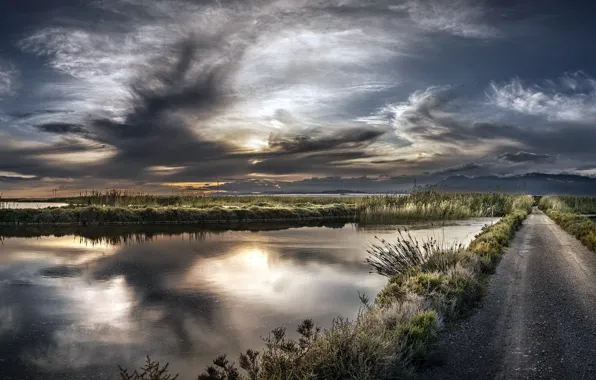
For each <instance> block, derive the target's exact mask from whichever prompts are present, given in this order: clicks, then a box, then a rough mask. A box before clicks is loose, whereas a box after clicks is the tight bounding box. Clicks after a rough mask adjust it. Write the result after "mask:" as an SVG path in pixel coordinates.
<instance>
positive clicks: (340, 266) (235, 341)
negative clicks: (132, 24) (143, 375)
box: [0, 218, 496, 379]
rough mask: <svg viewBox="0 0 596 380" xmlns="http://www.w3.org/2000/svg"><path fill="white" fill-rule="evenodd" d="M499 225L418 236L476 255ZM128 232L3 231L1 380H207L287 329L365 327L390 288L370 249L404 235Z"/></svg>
mask: <svg viewBox="0 0 596 380" xmlns="http://www.w3.org/2000/svg"><path fill="white" fill-rule="evenodd" d="M494 220H496V219H489V218H484V219H475V220H469V221H463V222H456V223H454V224H453V225H448V226H444V227H436V226H435V227H433V228H432V229H428V228H413V229H411V233H412V235H413V236H414V237H418V238H424V237H428V236H433V237H435V238H437V239H438V240H439V241H444V242H445V244H452V243H454V242H463V243H466V244H467V243H468V242H469V241H470V240H471V239H472V238H473V236H474V235H475V234H476V233H478V232H479V231H480V229H481V228H482V226H483V225H485V224H486V223H488V222H492V221H494ZM130 228H132V227H129V228H128V229H127V228H121V229H115V228H112V229H111V230H110V231H111V232H110V233H109V234H108V233H107V232H106V233H105V235H104V234H103V233H104V232H105V231H104V232H102V231H99V232H94V231H93V230H81V231H83V232H79V233H77V234H73V232H70V233H68V232H61V233H57V232H54V235H60V236H53V235H52V236H45V237H35V238H24V237H10V234H9V233H3V232H2V231H0V235H3V237H4V240H3V242H2V244H3V245H2V248H1V252H0V360H2V365H1V366H0V378H9V377H13V378H25V377H34V376H43V378H46V379H82V378H85V376H90V375H91V374H92V375H93V378H94V379H113V378H114V376H115V375H116V374H117V373H116V372H117V367H116V366H117V364H122V365H126V366H131V365H133V364H139V363H140V361H141V360H142V358H143V357H144V356H145V355H147V354H149V355H151V356H152V357H154V358H156V359H162V360H167V361H170V362H171V366H172V368H174V369H175V370H176V371H177V372H180V373H181V376H182V378H189V379H190V378H196V375H197V373H198V372H200V370H201V369H202V368H203V367H204V365H205V364H207V363H208V362H209V361H210V360H211V359H212V358H214V357H215V356H217V355H218V354H221V353H225V352H227V353H229V354H230V355H231V356H232V357H233V358H235V357H236V356H237V354H238V353H239V352H240V351H242V350H244V349H246V348H250V347H254V348H258V347H259V346H260V345H261V344H262V341H261V338H260V337H261V336H265V335H267V333H268V332H269V331H270V330H271V329H272V328H274V327H276V326H278V325H286V326H288V329H289V330H292V331H293V330H294V329H295V327H296V325H297V323H298V322H300V321H301V320H302V319H304V318H307V317H312V318H313V319H314V320H315V321H316V322H317V323H319V324H321V325H323V326H325V325H328V324H329V323H330V321H331V319H332V318H333V317H335V316H338V315H343V316H347V317H354V316H355V315H356V313H357V311H358V308H359V307H360V301H359V299H358V292H360V293H366V294H368V295H370V296H374V294H376V292H378V291H379V290H380V288H381V287H382V286H383V285H384V284H385V282H386V279H385V278H383V277H381V276H378V275H376V274H371V273H369V269H368V267H367V266H366V264H365V263H364V259H365V258H366V249H365V248H366V246H367V245H368V244H369V243H370V242H371V241H372V240H373V238H374V236H379V237H384V238H386V239H391V237H392V236H394V234H395V232H396V229H397V228H398V226H390V227H388V226H384V227H382V228H379V227H375V228H372V227H366V228H365V227H359V226H357V225H353V224H347V225H345V226H343V227H341V228H328V227H302V228H289V229H284V230H263V231H259V232H251V231H201V230H199V229H197V228H196V227H194V228H193V227H190V228H187V230H178V232H176V233H167V234H166V233H159V232H155V231H154V232H152V233H144V234H138V233H136V232H134V233H133V232H130ZM32 231H33V232H30V233H29V235H27V234H25V233H23V234H22V235H23V236H32V237H33V236H36V233H35V231H34V230H32ZM15 234H16V232H15ZM81 234H86V235H87V236H85V237H83V236H81ZM50 235H51V234H50ZM123 237H126V238H123Z"/></svg>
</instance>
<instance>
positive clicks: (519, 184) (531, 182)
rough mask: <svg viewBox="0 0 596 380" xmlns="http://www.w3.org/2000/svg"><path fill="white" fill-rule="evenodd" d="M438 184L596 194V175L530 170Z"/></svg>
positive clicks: (456, 188)
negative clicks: (534, 171)
mask: <svg viewBox="0 0 596 380" xmlns="http://www.w3.org/2000/svg"><path fill="white" fill-rule="evenodd" d="M436 186H437V187H438V188H439V189H444V190H451V191H501V192H507V193H513V192H523V193H529V194H533V195H548V194H561V195H563V194H570V195H596V178H594V177H586V176H580V175H574V174H544V173H528V174H523V175H515V176H506V177H499V176H482V177H468V176H464V175H455V176H450V177H447V178H445V179H443V180H441V181H439V182H437V184H436Z"/></svg>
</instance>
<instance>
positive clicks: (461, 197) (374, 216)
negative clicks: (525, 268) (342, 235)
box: [357, 189, 527, 224]
mask: <svg viewBox="0 0 596 380" xmlns="http://www.w3.org/2000/svg"><path fill="white" fill-rule="evenodd" d="M525 199H527V197H526V196H523V195H515V194H502V193H450V192H441V191H436V190H433V189H430V190H428V189H426V190H422V191H417V192H414V193H412V194H410V195H408V196H394V195H387V196H376V197H365V198H363V199H360V200H359V203H358V204H357V207H358V214H359V222H360V223H371V224H377V223H378V224H383V223H391V222H400V221H420V220H449V219H451V220H453V219H465V218H472V217H491V216H495V217H496V216H503V215H505V214H507V213H509V212H510V211H511V210H513V209H515V208H517V207H519V206H520V202H522V203H523V202H525Z"/></svg>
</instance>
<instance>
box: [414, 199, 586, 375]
mask: <svg viewBox="0 0 596 380" xmlns="http://www.w3.org/2000/svg"><path fill="white" fill-rule="evenodd" d="M443 338H444V339H443V342H442V343H441V345H440V348H439V350H438V355H439V356H440V361H439V363H440V364H439V365H436V366H435V367H432V368H430V369H428V370H427V371H426V372H425V373H423V374H422V375H421V378H422V379H447V380H449V379H499V380H501V379H502V380H505V379H507V380H509V379H565V380H575V379H596V254H594V252H591V251H589V250H588V249H587V248H585V247H584V246H583V245H582V244H581V243H580V242H579V241H577V240H576V239H575V238H573V237H572V236H570V235H569V234H567V233H566V232H565V231H563V230H562V229H561V228H560V227H558V226H557V225H556V224H555V223H554V222H553V221H551V220H550V219H549V218H548V217H547V216H546V215H545V214H544V213H542V212H541V211H539V210H537V209H535V210H534V211H533V212H532V213H531V214H530V215H529V216H528V218H527V219H526V221H525V222H524V226H523V227H522V229H521V230H520V231H519V232H518V233H517V235H516V237H515V238H514V240H513V241H512V243H511V245H510V248H509V249H508V251H507V253H506V254H505V256H504V257H503V259H502V261H501V263H500V265H499V267H498V268H497V271H496V273H495V274H494V275H493V276H492V278H491V280H490V283H489V287H488V292H487V295H486V296H485V298H484V301H483V302H482V305H481V307H480V308H479V309H478V310H477V311H476V312H475V313H474V314H473V315H472V316H471V317H470V318H469V319H467V320H466V321H464V322H462V323H460V324H458V325H457V326H456V327H454V328H453V329H452V330H450V331H448V332H446V333H445V335H444V337H443Z"/></svg>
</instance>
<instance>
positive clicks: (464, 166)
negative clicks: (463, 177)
mask: <svg viewBox="0 0 596 380" xmlns="http://www.w3.org/2000/svg"><path fill="white" fill-rule="evenodd" d="M481 168H483V166H482V165H480V164H476V163H474V162H469V163H467V164H462V165H457V166H453V167H450V168H445V169H441V170H437V171H436V172H434V173H433V174H455V173H462V172H469V171H472V170H475V169H481Z"/></svg>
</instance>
